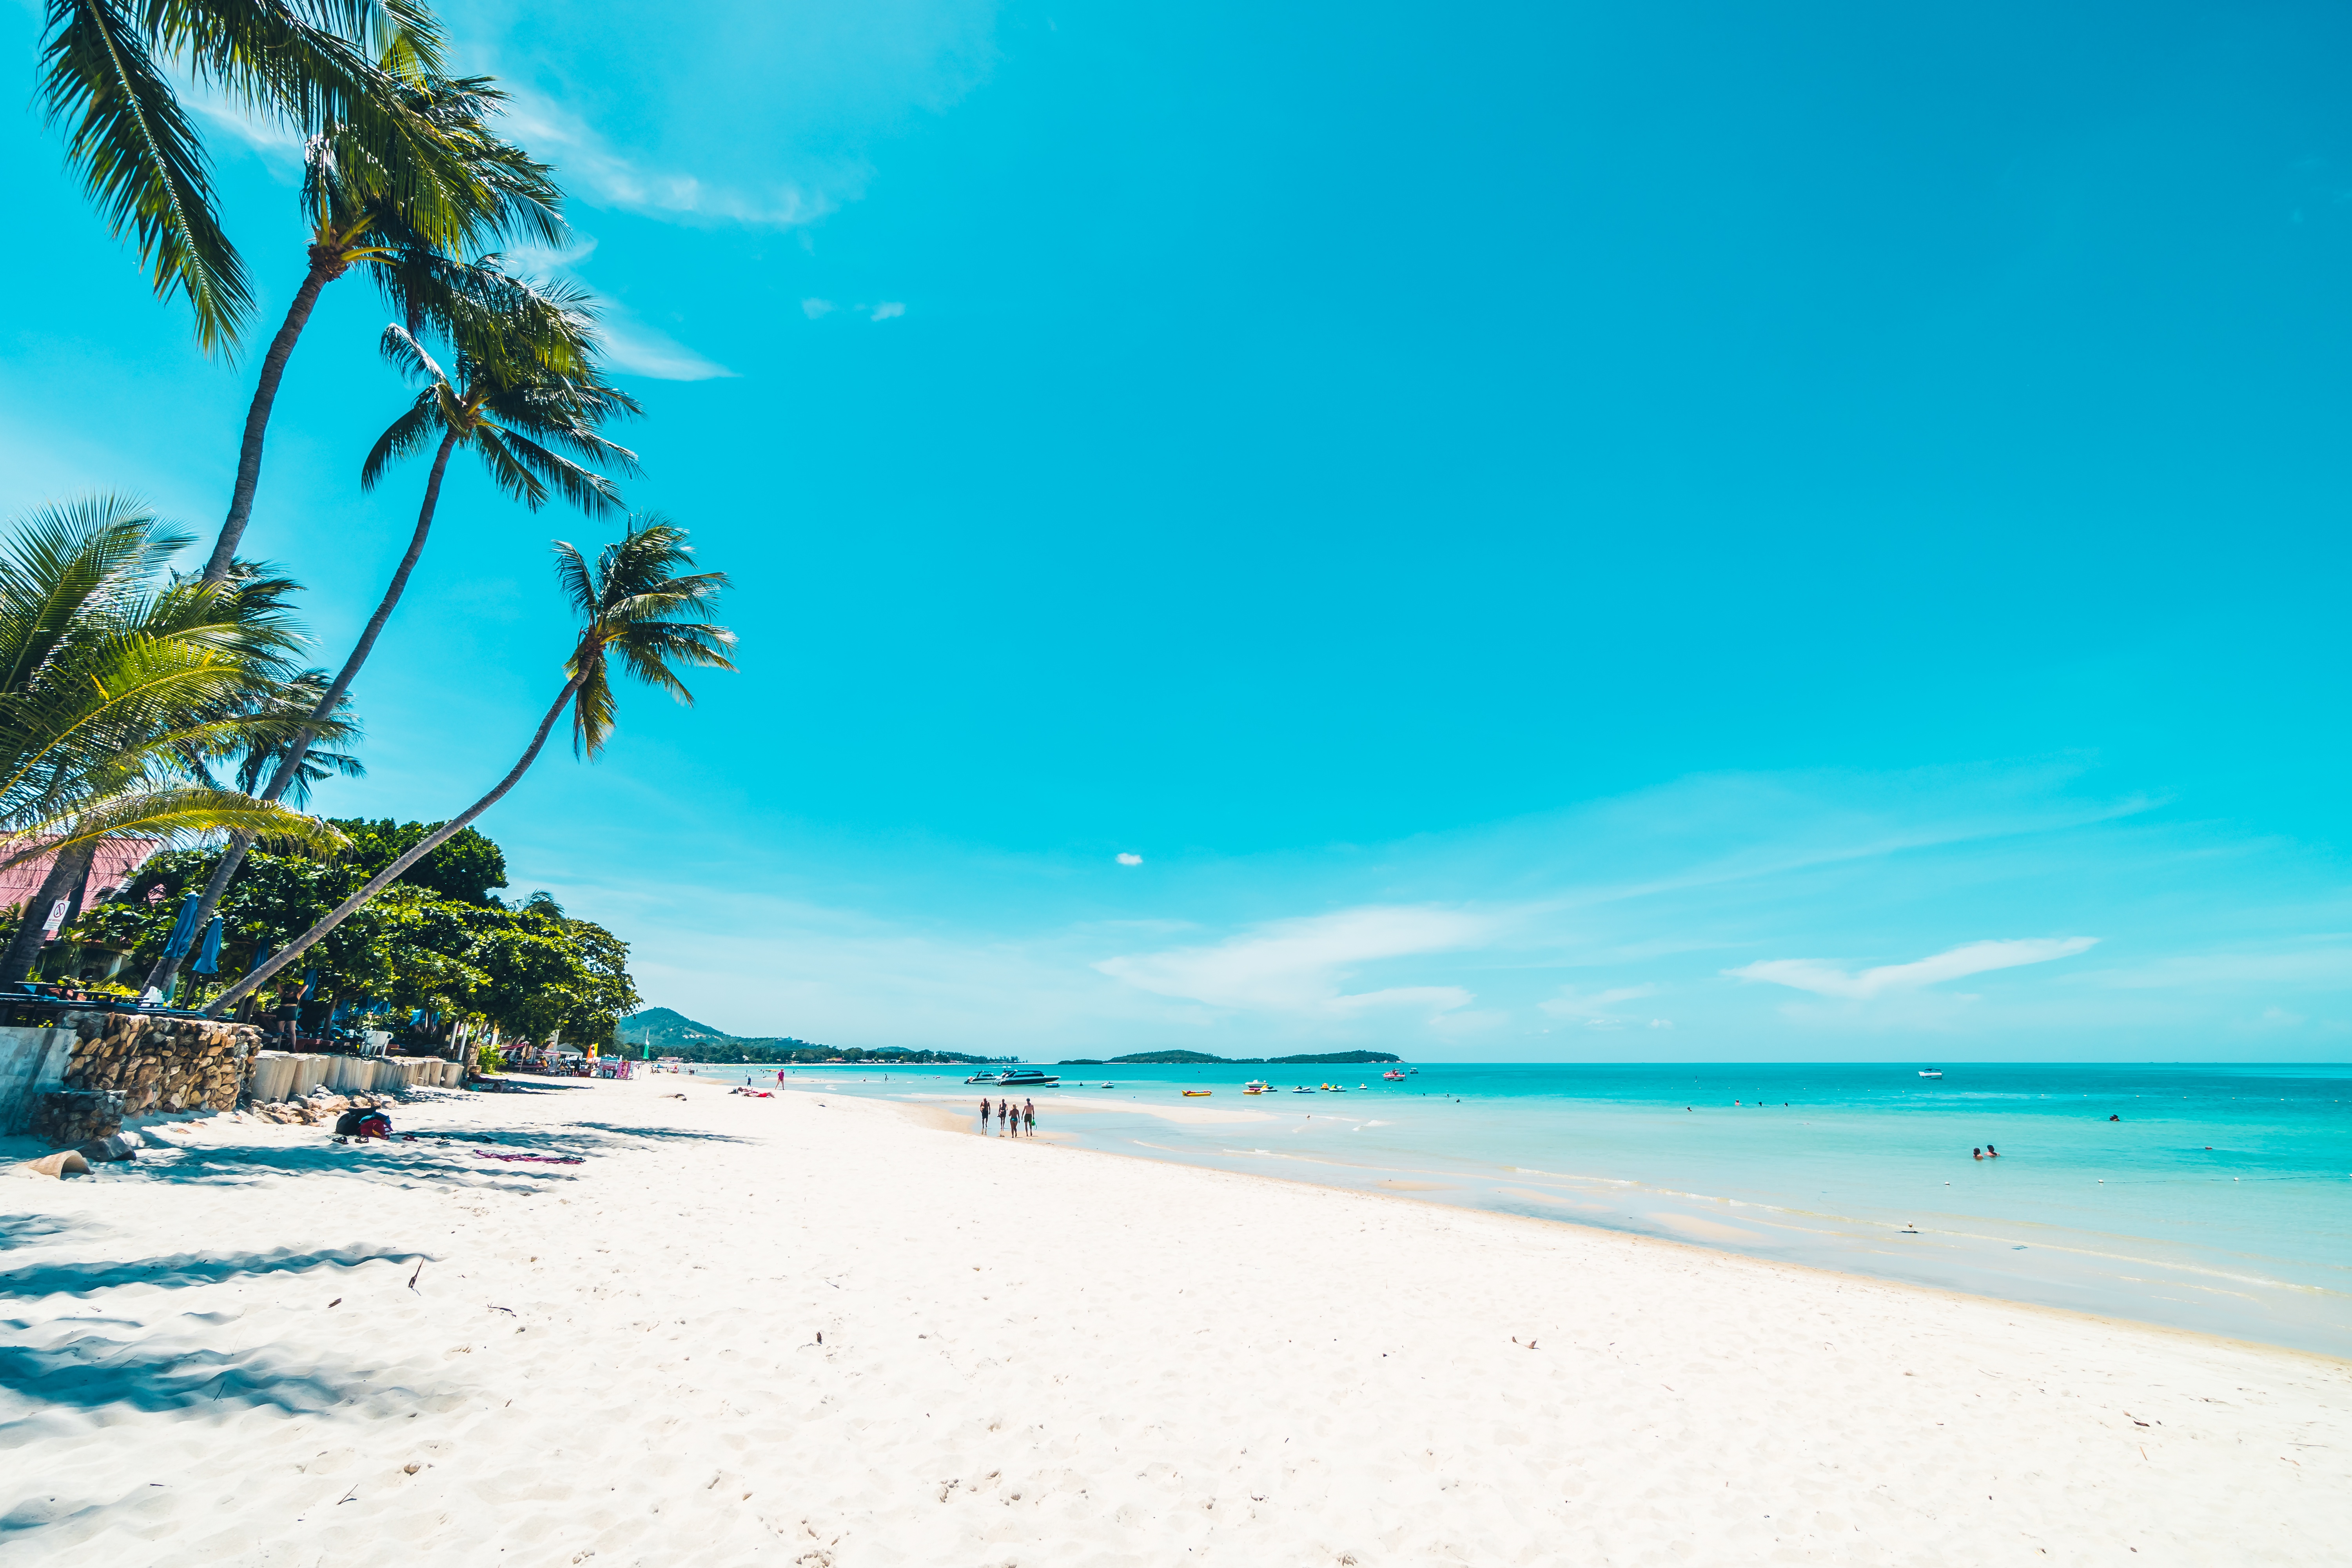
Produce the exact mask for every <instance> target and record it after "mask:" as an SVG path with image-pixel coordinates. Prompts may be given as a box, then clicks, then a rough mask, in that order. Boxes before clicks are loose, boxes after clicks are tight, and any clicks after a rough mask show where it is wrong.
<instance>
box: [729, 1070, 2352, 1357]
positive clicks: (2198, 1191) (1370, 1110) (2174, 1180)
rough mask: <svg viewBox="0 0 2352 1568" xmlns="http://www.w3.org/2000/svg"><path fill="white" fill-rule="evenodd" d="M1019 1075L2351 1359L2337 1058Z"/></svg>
mask: <svg viewBox="0 0 2352 1568" xmlns="http://www.w3.org/2000/svg"><path fill="white" fill-rule="evenodd" d="M1037 1065H1040V1066H1043V1067H1045V1068H1046V1069H1047V1070H1048V1071H1059V1072H1060V1074H1061V1078H1062V1081H1061V1084H1060V1085H1059V1086H1058V1087H1056V1088H1055V1089H1046V1090H1037V1089H1023V1090H1021V1091H1020V1092H1021V1093H1022V1095H1023V1096H1024V1098H1028V1099H1033V1100H1038V1101H1039V1103H1038V1117H1039V1131H1040V1133H1041V1134H1043V1135H1045V1136H1048V1137H1052V1138H1055V1139H1056V1140H1058V1141H1064V1142H1073V1143H1076V1144H1078V1145H1081V1146H1084V1147H1087V1148H1090V1149H1095V1150H1099V1151H1101V1152H1108V1153H1120V1154H1127V1155H1130V1156H1134V1157H1139V1158H1144V1159H1155V1160H1167V1161H1174V1162H1178V1163H1186V1164H1194V1165H1206V1166H1212V1167H1215V1168H1218V1169H1223V1170H1229V1171H1236V1172H1244V1173H1251V1174H1256V1175H1266V1176H1274V1177H1278V1178H1284V1179H1287V1180H1293V1181H1304V1182H1310V1183H1314V1184H1319V1185H1326V1186H1336V1187H1341V1188H1349V1189H1353V1190H1359V1191H1364V1192H1372V1193H1381V1194H1388V1195H1391V1196H1402V1197H1409V1198H1413V1199H1418V1200H1422V1201H1426V1202H1434V1203H1441V1204H1452V1205H1463V1206H1467V1207H1473V1208H1479V1209H1486V1210H1493V1211H1499V1212H1505V1213H1511V1214H1517V1215H1527V1216H1530V1217H1536V1218H1542V1219H1550V1220H1564V1221H1568V1222H1570V1223H1572V1224H1577V1225H1585V1226H1599V1227H1601V1228H1604V1229H1611V1230H1619V1231H1628V1232H1633V1233H1636V1234H1641V1235H1646V1236H1652V1237H1660V1238H1664V1239H1668V1240H1674V1241H1680V1242H1686V1243H1693V1244H1696V1245H1699V1246H1704V1247H1715V1248H1719V1249H1722V1250H1726V1251H1731V1252H1738V1253H1742V1254H1746V1255H1748V1256H1751V1257H1759V1258H1774V1259H1778V1260H1780V1261H1783V1262H1789V1263H1797V1264H1804V1265H1810V1266H1814V1267H1820V1268H1833V1269H1840V1270H1843V1271H1847V1272H1851V1273H1854V1274H1858V1275H1864V1276H1868V1277H1872V1278H1876V1279H1891V1280H1899V1281H1903V1282H1906V1283H1911V1284H1916V1285H1923V1286H1929V1287H1935V1288H1940V1289H1955V1290H1962V1291H1967V1292H1969V1293H1972V1294H1977V1295H1983V1296H1990V1297H1996V1298H2000V1299H2002V1300H2014V1301H2020V1302H2026V1303H2032V1304H2035V1305H2041V1306H2048V1307H2056V1308H2063V1309H2067V1310H2076V1311H2084V1312H2091V1313H2095V1314H2099V1315H2103V1316H2111V1317H2120V1318H2126V1319H2131V1320H2135V1321H2141V1322H2147V1323H2155V1324H2159V1325H2164V1326H2168V1327H2174V1328H2181V1329H2188V1330H2192V1331H2199V1332H2203V1333H2210V1334H2218V1335H2221V1336H2224V1337H2228V1338H2232V1339H2242V1340H2252V1341H2256V1342H2263V1343H2270V1344H2278V1345H2284V1346H2289V1347H2293V1348H2296V1349H2303V1350H2310V1351H2317V1352H2323V1353H2326V1354H2330V1355H2336V1356H2345V1357H2352V1311H2347V1306H2352V1065H2344V1064H2331V1065H2320V1066H2314V1065H2311V1064H2301V1063H2298V1064H2246V1063H2194V1062H2188V1063H2132V1064H2119V1063H2015V1062H2006V1063H1994V1062H1959V1063H1952V1064H1948V1065H1946V1066H1944V1067H1943V1068H1942V1069H1941V1070H1942V1071H1943V1072H1944V1075H1945V1076H1944V1077H1943V1078H1941V1079H1924V1078H1922V1077H1920V1076H1919V1071H1920V1068H1919V1065H1918V1064H1916V1063H1902V1064H1895V1063H1851V1062H1839V1063H1801V1062H1776V1063H1764V1062H1756V1063H1675V1064H1664V1063H1625V1064H1596V1063H1509V1064H1504V1063H1466V1062H1443V1063H1431V1062H1422V1063H1410V1062H1408V1063H1405V1064H1402V1070H1405V1071H1406V1072H1407V1073H1408V1074H1409V1076H1408V1077H1406V1078H1405V1079H1403V1081H1402V1082H1394V1081H1390V1080H1386V1079H1382V1078H1381V1076H1380V1074H1381V1072H1382V1071H1383V1070H1384V1068H1383V1067H1382V1066H1381V1065H1378V1064H1372V1065H1365V1066H1350V1067H1347V1068H1319V1067H1318V1068H1297V1067H1294V1068H1276V1067H1272V1066H1263V1067H1262V1066H1260V1065H1259V1064H1242V1063H1236V1064H1231V1065H1226V1064H1186V1065H1182V1066H1118V1065H1112V1064H1105V1065H1103V1066H1099V1067H1097V1066H1087V1067H1082V1068H1066V1069H1065V1068H1057V1067H1056V1066H1055V1064H1050V1063H1045V1064H1037ZM690 1070H691V1071H693V1072H694V1073H695V1074H696V1075H697V1076H698V1077H702V1078H705V1079H711V1080H714V1081H719V1082H724V1083H736V1084H740V1083H741V1082H742V1081H743V1080H745V1079H750V1080H751V1081H752V1082H753V1083H755V1084H764V1085H768V1086H772V1085H773V1084H774V1083H775V1081H776V1074H777V1072H778V1071H779V1070H781V1071H782V1073H783V1074H784V1081H785V1082H786V1083H787V1084H788V1085H789V1086H790V1087H793V1088H797V1089H824V1090H825V1091H828V1092H833V1093H841V1094H850V1095H862V1096H867V1097H873V1098H881V1099H888V1100H905V1101H909V1102H914V1103H919V1104H925V1105H931V1106H940V1107H945V1108H948V1109H950V1110H954V1109H958V1108H961V1110H962V1111H963V1112H965V1113H966V1114H967V1117H968V1121H969V1124H970V1125H971V1127H972V1129H973V1130H974V1131H977V1130H978V1128H979V1125H980V1123H979V1119H978V1115H977V1110H978V1100H979V1099H980V1098H981V1097H982V1095H985V1094H988V1093H989V1090H988V1089H985V1088H983V1087H982V1086H978V1085H970V1084H967V1083H965V1082H964V1081H963V1080H964V1079H965V1078H967V1077H968V1076H970V1075H971V1073H973V1072H976V1071H978V1070H980V1069H979V1068H971V1067H913V1068H895V1067H893V1068H882V1067H877V1066H876V1065H875V1064H871V1063H866V1064H855V1065H851V1066H840V1065H832V1066H786V1067H782V1068H781V1069H780V1068H779V1067H778V1066H777V1065H775V1064H768V1065H765V1066H760V1065H746V1066H740V1067H739V1066H722V1065H717V1064H703V1065H699V1066H695V1067H693V1068H690ZM1254 1075H1255V1076H1264V1077H1266V1078H1268V1079H1269V1080H1270V1081H1272V1082H1273V1084H1274V1089H1273V1091H1272V1092H1270V1093H1268V1094H1265V1095H1244V1094H1243V1093H1242V1085H1243V1084H1244V1081H1246V1080H1247V1079H1250V1078H1251V1077H1252V1076H1254ZM1325 1082H1330V1083H1334V1084H1339V1085H1342V1086H1344V1087H1343V1089H1342V1091H1340V1092H1332V1091H1328V1090H1325V1089H1321V1088H1319V1087H1318V1086H1319V1085H1321V1084H1323V1083H1325ZM1105 1084H1108V1086H1109V1087H1108V1088H1106V1087H1102V1086H1104V1085H1105ZM1302 1086H1303V1087H1305V1088H1307V1089H1308V1090H1309V1091H1310V1092H1309V1093H1307V1094H1301V1093H1299V1092H1298V1090H1299V1089H1300V1088H1301V1087H1302ZM1185 1089H1195V1090H1198V1089H1208V1090H1209V1091H1210V1092H1209V1094H1208V1095H1207V1096H1206V1097H1205V1098H1189V1099H1188V1098H1185V1096H1184V1094H1183V1091H1184V1090H1185ZM1987 1150H1991V1151H1996V1152H1994V1153H1992V1154H1991V1155H1990V1157H1979V1156H1980V1155H1981V1154H1982V1153H1983V1152H1985V1151H1987Z"/></svg>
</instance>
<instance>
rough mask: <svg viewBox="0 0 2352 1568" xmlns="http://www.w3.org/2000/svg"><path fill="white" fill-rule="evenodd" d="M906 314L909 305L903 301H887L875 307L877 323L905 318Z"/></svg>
mask: <svg viewBox="0 0 2352 1568" xmlns="http://www.w3.org/2000/svg"><path fill="white" fill-rule="evenodd" d="M906 313H907V303H906V301H905V300H884V301H883V302H882V303H881V304H879V305H877V306H875V307H874V319H875V320H876V321H889V320H890V319H891V318H892V317H894V316H903V315H905V314H906Z"/></svg>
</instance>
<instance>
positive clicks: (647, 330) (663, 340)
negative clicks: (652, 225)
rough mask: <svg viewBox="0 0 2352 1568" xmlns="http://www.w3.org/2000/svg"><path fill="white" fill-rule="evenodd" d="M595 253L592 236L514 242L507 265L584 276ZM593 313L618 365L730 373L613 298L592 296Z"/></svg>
mask: <svg viewBox="0 0 2352 1568" xmlns="http://www.w3.org/2000/svg"><path fill="white" fill-rule="evenodd" d="M595 254H596V241H595V239H594V237H592V236H587V235H583V236H581V237H579V238H578V239H577V240H575V241H574V242H573V243H572V245H570V246H568V247H565V248H563V249H562V250H549V249H546V248H543V247H538V246H519V247H516V248H515V250H514V251H513V252H512V254H511V255H510V257H509V265H511V266H512V267H513V268H515V270H516V271H517V272H518V273H520V274H522V275H524V276H527V277H537V278H562V279H570V280H572V281H574V282H581V281H584V280H583V279H581V277H580V272H581V269H582V268H583V267H585V266H586V264H587V262H588V259H589V258H591V257H593V256H594V255H595ZM596 311H597V318H598V320H599V321H602V322H603V323H604V352H605V355H606V357H608V358H609V359H611V361H612V362H613V363H614V365H616V366H618V367H619V368H620V369H622V370H625V371H630V372H633V373H634V374H638V375H646V376H651V377H653V378H654V379H655V380H656V381H715V380H718V379H719V378H721V377H725V376H732V375H734V374H736V373H735V372H734V371H731V370H730V369H728V368H727V367H726V366H725V365H723V364H720V363H719V362H718V361H717V360H714V359H711V358H710V357H709V356H708V355H706V354H703V353H698V351H696V350H694V349H691V348H688V346H687V345H686V344H684V343H682V342H678V341H677V339H676V338H674V337H671V336H670V335H669V334H668V333H667V332H665V331H662V330H661V329H660V328H658V327H655V326H650V325H648V324H647V323H646V321H642V320H641V319H639V317H638V316H637V314H636V313H635V311H633V310H630V309H629V308H628V307H627V306H626V305H624V304H622V303H620V302H619V301H618V300H603V299H600V300H597V302H596Z"/></svg>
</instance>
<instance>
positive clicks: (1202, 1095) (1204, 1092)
mask: <svg viewBox="0 0 2352 1568" xmlns="http://www.w3.org/2000/svg"><path fill="white" fill-rule="evenodd" d="M1216 1092H1217V1091H1216V1090H1215V1089H1186V1090H1185V1091H1184V1098H1185V1099H1187V1100H1206V1099H1208V1098H1209V1096H1211V1095H1213V1094H1214V1093H1216Z"/></svg>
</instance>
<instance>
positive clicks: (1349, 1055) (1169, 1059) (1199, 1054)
mask: <svg viewBox="0 0 2352 1568" xmlns="http://www.w3.org/2000/svg"><path fill="white" fill-rule="evenodd" d="M1403 1059H1404V1058H1402V1057H1398V1056H1391V1055H1390V1054H1389V1053H1388V1052H1386V1051H1332V1052H1329V1053H1328V1054H1326V1055H1323V1056H1318V1057H1213V1056H1210V1055H1209V1054H1207V1053H1206V1052H1204V1051H1138V1052H1137V1053H1136V1054H1135V1055H1133V1056H1131V1057H1113V1058H1110V1059H1109V1060H1108V1061H1099V1060H1097V1059H1095V1058H1091V1057H1079V1058H1073V1059H1071V1060H1067V1061H1059V1062H1055V1064H1054V1065H1055V1067H1063V1068H1101V1067H1190V1066H1192V1065H1193V1064H1194V1063H1199V1064H1201V1065H1202V1066H1204V1067H1236V1068H1248V1067H1272V1068H1292V1067H1297V1068H1305V1067H1362V1066H1363V1065H1365V1064H1366V1063H1368V1062H1399V1061H1402V1060H1403Z"/></svg>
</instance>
